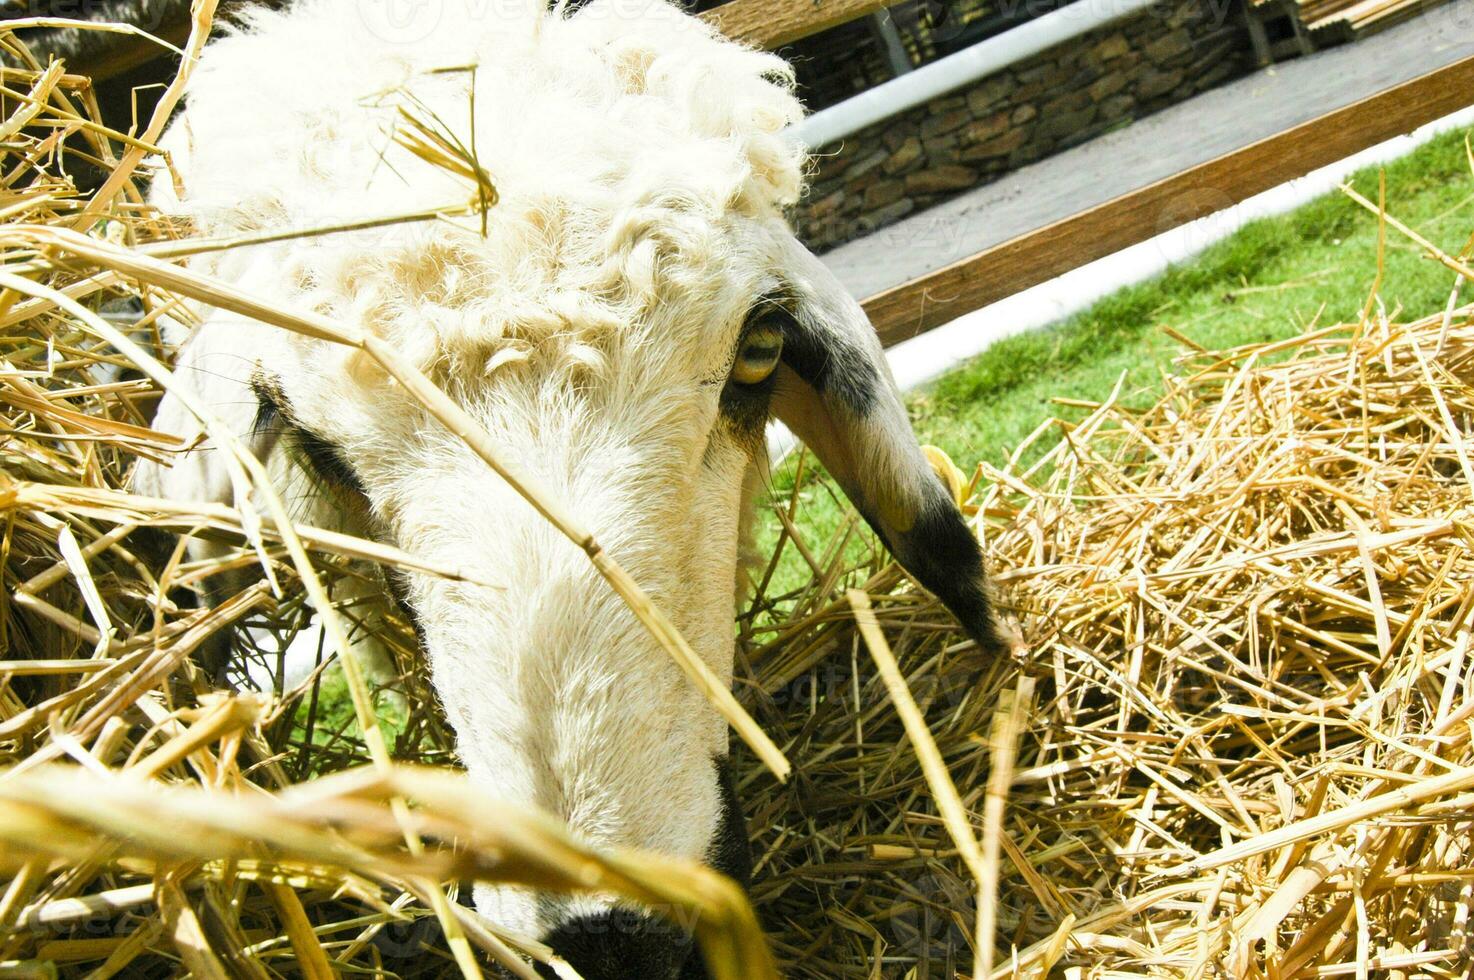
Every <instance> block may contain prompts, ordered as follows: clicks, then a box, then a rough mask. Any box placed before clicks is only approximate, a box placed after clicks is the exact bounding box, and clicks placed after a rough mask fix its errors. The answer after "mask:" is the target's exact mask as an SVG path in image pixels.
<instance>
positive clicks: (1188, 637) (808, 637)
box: [747, 159, 1474, 980]
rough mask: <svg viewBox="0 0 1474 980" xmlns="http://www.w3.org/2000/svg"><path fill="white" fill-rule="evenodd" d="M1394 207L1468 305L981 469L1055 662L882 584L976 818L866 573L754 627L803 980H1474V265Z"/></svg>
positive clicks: (756, 792) (1227, 366)
mask: <svg viewBox="0 0 1474 980" xmlns="http://www.w3.org/2000/svg"><path fill="white" fill-rule="evenodd" d="M1471 162H1474V159H1471ZM1346 190H1347V192H1348V193H1349V194H1350V195H1351V196H1352V197H1353V198H1354V199H1356V200H1357V201H1358V202H1360V203H1362V204H1364V205H1366V206H1368V207H1370V208H1372V210H1374V211H1375V210H1376V208H1375V206H1372V205H1370V204H1369V202H1367V201H1366V200H1365V199H1364V198H1362V197H1361V196H1360V195H1358V194H1356V192H1355V191H1353V190H1351V189H1350V188H1346ZM1383 217H1384V220H1385V221H1386V225H1384V227H1388V226H1390V227H1391V228H1392V229H1394V230H1402V231H1404V232H1406V233H1408V234H1409V235H1411V236H1413V237H1414V239H1415V240H1417V241H1419V242H1420V244H1422V245H1423V246H1424V247H1426V248H1427V249H1428V250H1429V257H1430V258H1431V259H1433V260H1436V261H1441V262H1443V263H1444V264H1445V265H1446V266H1448V267H1449V269H1450V277H1451V279H1455V278H1456V283H1455V286H1454V292H1453V294H1452V295H1451V296H1450V299H1449V304H1448V308H1447V309H1446V310H1445V311H1443V312H1440V313H1438V314H1435V315H1432V316H1429V317H1427V318H1425V319H1422V320H1418V321H1417V322H1413V323H1394V322H1390V321H1389V320H1388V319H1386V318H1385V316H1376V315H1373V311H1374V309H1375V308H1376V307H1375V304H1374V303H1369V304H1368V309H1367V315H1366V316H1364V317H1363V319H1362V320H1361V321H1360V322H1359V323H1356V324H1349V325H1339V326H1331V327H1325V328H1321V329H1315V330H1312V331H1310V332H1307V333H1304V334H1302V335H1300V336H1297V337H1295V338H1293V339H1290V340H1286V341H1282V342H1277V343H1264V344H1256V345H1252V346H1247V347H1243V348H1240V349H1235V350H1227V351H1207V350H1201V349H1190V350H1189V351H1188V352H1187V353H1186V354H1185V355H1184V356H1183V357H1182V358H1181V359H1180V361H1179V362H1178V365H1179V368H1180V370H1179V372H1178V373H1176V374H1175V375H1174V376H1171V377H1167V378H1165V379H1164V381H1163V385H1162V392H1161V394H1160V397H1159V398H1158V399H1157V400H1156V402H1155V404H1153V405H1151V407H1149V408H1145V409H1141V408H1132V407H1128V406H1127V405H1126V404H1124V403H1123V401H1122V392H1121V390H1120V386H1119V385H1118V387H1117V390H1116V391H1114V392H1113V393H1112V394H1111V396H1110V397H1109V398H1107V399H1106V401H1104V402H1102V403H1100V404H1085V403H1080V402H1070V403H1066V404H1067V405H1068V407H1069V408H1072V409H1074V410H1076V411H1078V412H1082V413H1084V417H1083V418H1079V419H1078V420H1077V421H1073V422H1066V421H1064V420H1057V419H1048V420H1045V421H1043V422H1041V423H1040V425H1039V427H1038V428H1037V429H1036V430H1035V432H1034V433H1033V435H1032V436H1031V437H1030V438H1029V439H1028V440H1027V442H1026V443H1025V444H1024V445H1022V446H1020V447H1018V450H1017V451H1016V452H1015V453H1014V454H1013V457H1012V461H1011V462H1010V464H1009V465H1007V466H1005V467H1004V468H1002V469H996V468H994V467H991V466H988V465H982V466H980V467H978V470H977V475H976V477H975V491H976V497H975V498H974V501H975V503H974V506H975V508H976V510H977V512H978V513H979V515H980V517H979V528H980V532H981V533H982V535H983V537H984V539H985V541H986V543H987V546H988V552H989V555H990V564H991V566H992V568H993V569H994V572H995V579H996V581H997V582H998V583H999V584H1000V586H1001V589H1002V591H1003V592H1004V594H1005V596H1006V598H1007V601H1008V603H1009V604H1010V605H1011V606H1012V607H1013V608H1014V610H1015V611H1016V613H1017V614H1018V615H1019V616H1020V618H1021V620H1022V625H1023V633H1024V635H1025V637H1026V639H1027V643H1028V646H1029V648H1030V653H1029V655H1028V658H1027V662H1026V663H1024V664H1022V665H1015V664H1004V663H999V662H996V661H990V660H989V659H987V658H986V657H983V656H982V655H981V654H980V653H979V652H978V651H977V650H976V649H975V647H974V646H973V645H972V644H970V643H968V642H967V641H966V640H965V638H963V637H962V636H961V635H959V633H958V632H957V631H956V629H955V628H954V627H953V626H952V625H951V624H950V622H949V621H948V619H947V617H946V614H945V612H944V611H943V610H941V609H940V607H939V606H938V605H937V604H936V603H935V602H932V601H928V600H927V599H925V598H924V597H923V596H921V595H919V594H917V593H916V592H915V591H913V590H905V589H903V590H901V591H899V592H897V591H896V586H897V583H898V580H899V577H898V574H897V571H896V569H895V567H894V566H893V565H881V564H877V565H876V566H875V567H874V568H873V569H870V570H867V571H869V572H870V577H869V578H868V580H866V581H865V582H864V584H863V586H862V588H863V589H864V590H865V591H866V592H868V593H870V595H871V596H872V597H873V603H874V605H875V607H876V615H877V616H878V618H879V620H880V622H881V624H882V626H883V627H884V631H885V634H886V636H888V637H889V643H890V645H892V646H893V647H894V648H895V649H896V651H897V653H898V654H899V655H900V657H901V663H902V666H903V668H904V670H905V672H906V680H907V682H908V683H909V687H910V689H911V691H912V692H913V693H914V694H915V696H916V698H917V699H918V700H919V701H920V702H921V705H922V707H923V708H924V711H925V716H926V718H927V720H928V722H929V724H930V729H931V733H932V739H933V741H934V742H935V748H936V750H937V751H938V752H939V754H940V757H941V758H942V759H943V760H945V763H946V766H947V769H948V771H949V772H950V777H951V782H952V783H953V784H954V786H955V792H956V794H957V796H958V797H959V798H960V802H961V804H962V805H963V806H964V807H965V808H966V810H967V812H968V813H969V814H970V815H971V820H970V823H971V829H969V830H966V831H964V833H963V834H961V835H959V834H957V833H955V832H953V829H952V827H951V826H950V825H949V821H948V819H947V813H946V807H945V806H944V805H943V804H944V803H945V801H946V798H947V797H948V796H949V795H950V794H951V793H952V788H951V787H947V786H944V785H943V786H940V787H939V785H938V783H937V781H936V780H934V779H931V778H928V777H927V776H926V775H925V774H924V772H923V771H922V769H921V768H919V767H918V764H917V759H916V757H915V756H914V755H913V748H914V746H915V743H914V742H912V741H908V738H907V734H906V733H903V725H902V722H901V720H900V719H899V718H898V717H897V712H896V710H894V708H893V706H892V698H891V697H890V696H888V693H887V684H886V683H885V679H884V678H883V677H878V676H876V675H875V674H874V673H873V671H872V670H871V669H870V664H869V660H870V656H869V655H867V651H866V645H867V643H868V644H869V646H870V653H871V654H874V653H876V652H877V651H876V647H877V645H878V644H877V643H876V642H874V639H873V637H872V636H866V635H860V636H857V634H856V631H855V630H854V629H853V627H852V618H853V617H852V614H851V607H852V606H854V605H855V603H854V602H853V599H854V598H855V597H854V595H853V594H852V595H851V596H850V601H847V600H846V597H845V596H844V595H843V593H842V591H841V590H840V589H839V588H838V587H837V586H836V585H835V583H838V582H841V581H843V580H844V578H845V575H844V574H842V571H843V570H841V569H839V568H837V567H834V568H830V569H828V570H824V569H822V568H821V569H820V570H819V571H818V573H817V575H816V582H822V583H824V584H825V585H829V586H831V587H830V588H824V587H817V588H811V589H810V590H809V591H807V592H805V593H804V594H803V595H802V596H801V597H800V598H799V600H798V605H799V614H798V615H797V616H796V617H795V619H794V620H793V621H792V622H789V623H786V624H783V625H782V626H780V627H778V628H775V629H773V630H771V631H769V632H766V633H761V634H753V635H752V636H751V637H750V641H749V643H748V646H747V660H748V661H749V662H750V663H751V664H752V665H753V670H754V672H755V674H756V676H757V684H758V685H759V687H760V688H761V690H762V692H763V694H764V695H765V696H766V698H767V699H769V700H767V702H766V707H767V709H768V710H765V711H760V712H759V713H758V718H759V720H760V721H762V722H763V723H764V724H765V725H766V726H767V727H768V729H769V731H774V732H777V733H778V734H779V735H780V738H779V742H780V744H782V745H784V746H785V748H786V749H787V751H788V752H789V753H790V755H791V756H792V757H793V758H794V759H795V762H796V766H797V768H796V774H797V775H796V778H795V780H794V781H793V783H792V784H791V785H789V786H776V785H773V784H772V783H770V782H766V781H764V780H762V779H760V778H758V774H757V773H756V772H754V773H753V774H752V775H753V778H752V780H751V787H750V789H749V796H748V799H749V800H751V801H752V806H753V810H752V812H753V814H754V816H755V817H756V823H757V824H758V827H759V828H760V829H759V832H758V834H757V845H758V851H759V854H760V856H761V861H762V864H763V868H764V871H765V874H764V875H763V876H762V878H761V880H760V881H759V883H758V884H757V886H756V889H755V893H754V898H755V900H756V902H757V904H758V906H759V907H760V908H763V909H765V910H768V911H769V914H770V915H771V916H772V918H773V919H774V920H775V923H781V929H780V931H779V934H778V938H777V941H778V942H779V943H781V944H782V945H781V947H780V949H781V952H782V954H783V956H784V959H785V960H786V961H788V962H790V963H792V964H794V965H795V968H794V971H793V975H794V976H806V977H815V978H818V977H853V978H856V980H859V978H862V977H873V976H877V975H891V973H892V971H894V975H897V976H900V975H903V974H905V975H908V976H912V975H914V976H916V977H928V976H929V977H951V976H953V975H954V971H959V972H960V973H962V974H964V975H977V974H975V973H973V972H972V971H973V969H974V964H975V963H977V962H982V963H984V964H989V965H992V964H996V965H995V966H993V970H992V976H994V977H995V978H996V977H1003V976H1011V975H1015V974H1017V975H1027V976H1043V975H1045V974H1048V973H1050V972H1051V971H1053V970H1057V969H1062V970H1063V971H1064V972H1065V975H1066V976H1071V977H1076V976H1079V977H1084V976H1108V975H1152V976H1170V977H1187V978H1206V977H1212V976H1222V975H1226V976H1232V977H1257V976H1269V977H1281V978H1288V977H1310V976H1316V977H1327V976H1356V977H1365V976H1367V975H1368V972H1369V971H1370V972H1372V973H1376V974H1377V975H1380V976H1393V977H1444V978H1451V977H1464V978H1467V977H1468V976H1469V975H1470V974H1469V971H1470V970H1471V969H1474V923H1471V918H1474V747H1471V733H1474V656H1471V655H1470V651H1469V645H1470V634H1471V629H1474V622H1471V613H1474V509H1471V503H1474V490H1471V487H1474V439H1469V438H1467V433H1469V432H1470V430H1471V428H1474V307H1466V308H1463V309H1459V308H1457V295H1458V291H1459V285H1460V284H1462V282H1463V280H1464V278H1465V277H1469V276H1471V275H1474V273H1471V272H1470V270H1469V269H1468V267H1467V265H1466V264H1465V262H1466V260H1461V259H1459V258H1455V257H1452V256H1449V255H1446V254H1443V253H1441V252H1439V251H1438V250H1437V249H1436V248H1434V247H1433V246H1431V244H1429V243H1427V242H1423V241H1422V240H1421V239H1418V238H1417V236H1416V233H1415V232H1412V231H1411V230H1410V229H1404V228H1401V226H1399V225H1398V224H1397V223H1396V222H1395V219H1393V218H1390V217H1386V216H1385V215H1384V216H1383ZM1471 245H1474V240H1471ZM1470 251H1471V249H1468V248H1466V249H1465V252H1464V254H1465V255H1468V254H1469V252H1470ZM1031 447H1033V448H1032V449H1031ZM1041 450H1043V451H1041ZM1025 459H1029V460H1031V461H1030V462H1028V463H1027V464H1024V463H1022V462H1021V461H1022V460H1025ZM970 509H971V508H970ZM810 544H811V547H810V548H809V549H808V551H809V552H810V553H811V552H812V551H813V550H814V549H813V548H812V543H810ZM861 605H863V603H861ZM864 632H865V631H864V630H862V631H861V633H862V634H864ZM880 652H881V653H882V657H883V654H884V651H883V650H882V651H880ZM882 664H883V659H882ZM1020 668H1021V670H1020ZM1021 675H1022V676H1021ZM907 731H908V732H909V731H910V729H907ZM923 741H924V739H923ZM1000 770H1004V771H1002V772H1000ZM974 831H975V832H976V834H977V836H978V838H980V840H981V848H978V847H977V846H976V845H975V844H974V843H973V842H972V841H971V840H969V839H968V836H969V835H970V834H971V833H973V832H974ZM979 850H981V851H982V852H983V853H982V854H981V859H982V860H981V861H979V860H978V857H977V855H978V851H979ZM980 886H981V887H980ZM980 934H981V935H984V936H992V937H993V940H994V944H996V945H995V946H994V945H992V944H986V940H984V943H985V946H984V948H982V949H978V948H977V947H976V946H975V937H976V936H978V935H980ZM990 961H991V963H990ZM913 968H914V970H915V972H914V974H911V973H906V971H907V970H910V969H913ZM985 968H986V966H985ZM877 970H879V971H880V973H879V974H877V972H876V971H877Z"/></svg>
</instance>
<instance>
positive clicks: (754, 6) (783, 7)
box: [701, 0, 897, 48]
mask: <svg viewBox="0 0 1474 980" xmlns="http://www.w3.org/2000/svg"><path fill="white" fill-rule="evenodd" d="M896 2H897V0H729V2H727V3H724V4H722V5H721V6H720V7H714V8H713V9H711V10H708V11H707V12H706V13H704V14H702V15H701V16H702V17H703V18H705V19H706V21H707V23H709V24H711V25H712V26H713V27H715V28H716V29H717V30H719V31H721V32H722V33H723V34H725V35H727V36H728V37H730V38H733V39H734V40H738V41H746V42H747V43H748V44H755V45H757V46H759V47H763V48H777V47H781V46H782V45H785V44H788V43H790V42H793V41H797V40H799V39H800V38H805V37H808V36H809V35H811V34H818V33H819V32H820V31H827V30H828V29H829V28H831V27H837V26H839V25H840V24H843V23H845V22H847V21H851V20H858V19H859V18H861V17H864V16H865V15H867V14H873V13H875V12H876V11H877V10H883V9H885V8H886V7H889V6H890V5H891V4H893V3H896Z"/></svg>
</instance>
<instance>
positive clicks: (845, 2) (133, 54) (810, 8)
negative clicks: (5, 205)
mask: <svg viewBox="0 0 1474 980" xmlns="http://www.w3.org/2000/svg"><path fill="white" fill-rule="evenodd" d="M896 2H897V0H808V2H803V0H729V2H728V3H724V4H722V5H721V6H719V7H714V8H712V9H711V10H708V11H706V12H705V13H703V14H702V15H701V16H702V17H703V18H704V19H705V20H706V21H707V22H708V23H710V24H711V25H712V26H713V27H715V28H717V29H718V30H719V31H721V32H722V33H724V34H726V35H727V36H728V37H730V38H733V39H735V40H739V41H745V42H747V43H748V44H754V45H757V46H758V47H762V48H769V49H772V48H776V47H779V46H780V45H784V44H788V43H789V42H791V41H797V40H799V39H800V38H805V37H808V36H809V35H811V34H817V33H819V32H820V31H823V30H828V29H829V28H831V27H835V26H837V25H839V24H843V23H845V22H846V21H851V20H857V19H859V18H861V17H864V16H866V15H867V14H873V13H875V12H876V11H877V10H884V9H885V8H886V7H889V6H891V5H892V4H894V3H896ZM185 6H187V4H186V5H185ZM155 33H157V34H158V35H159V36H160V37H162V38H164V39H165V40H167V41H172V42H175V43H182V39H183V38H184V37H185V36H186V35H187V34H188V33H189V19H188V18H187V17H183V18H175V19H174V20H173V21H172V22H171V23H168V24H166V25H164V26H163V27H162V28H160V29H159V30H157V31H156V32H155ZM167 55H168V52H166V51H162V50H161V49H160V48H159V47H158V45H156V44H153V43H152V42H150V41H147V40H144V39H142V38H137V37H120V38H119V40H118V41H117V42H116V43H115V44H113V45H111V46H109V47H108V49H107V51H106V53H105V54H103V55H101V56H100V57H98V58H95V59H93V60H92V61H91V62H89V63H87V64H82V65H77V66H75V67H76V69H77V70H78V71H79V72H81V73H82V74H84V75H87V76H88V77H89V78H91V79H92V80H93V81H94V82H103V81H106V80H108V79H110V78H114V77H116V76H118V75H121V74H123V73H124V72H127V71H131V70H132V69H134V68H137V67H139V66H140V65H144V64H147V63H148V62H150V61H154V60H155V59H158V58H162V57H165V56H167Z"/></svg>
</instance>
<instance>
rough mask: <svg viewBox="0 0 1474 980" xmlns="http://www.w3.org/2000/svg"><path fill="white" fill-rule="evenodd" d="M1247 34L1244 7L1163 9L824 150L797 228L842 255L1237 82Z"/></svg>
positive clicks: (1185, 2) (1202, 1) (1206, 3)
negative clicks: (881, 232) (850, 246)
mask: <svg viewBox="0 0 1474 980" xmlns="http://www.w3.org/2000/svg"><path fill="white" fill-rule="evenodd" d="M1243 24H1244V22H1243V16H1242V14H1241V12H1240V11H1239V8H1238V4H1237V2H1236V0H1163V2H1162V3H1161V4H1160V5H1158V6H1155V7H1152V8H1149V9H1148V10H1147V11H1146V12H1145V13H1144V14H1141V15H1138V16H1136V17H1134V18H1132V19H1131V20H1128V21H1124V22H1121V23H1118V24H1114V25H1111V26H1109V27H1106V28H1103V29H1101V30H1100V31H1098V32H1095V33H1092V34H1087V35H1085V36H1084V37H1081V38H1077V39H1076V40H1074V41H1071V42H1067V43H1065V44H1062V45H1060V46H1058V47H1056V48H1053V49H1051V50H1049V51H1046V52H1044V53H1043V54H1041V55H1039V56H1037V57H1035V58H1032V59H1030V60H1028V61H1025V62H1022V63H1020V64H1018V65H1015V66H1014V67H1013V68H1011V69H1009V70H1007V71H1005V72H1003V73H1001V74H998V75H994V76H991V77H988V78H985V79H983V80H982V81H980V82H978V83H976V84H974V85H973V86H971V87H969V88H965V89H961V90H959V91H956V92H953V93H951V94H949V95H946V96H943V97H941V98H938V99H934V100H933V101H931V102H928V103H926V104H925V105H922V106H918V107H917V108H915V109H912V110H910V111H908V112H906V113H904V114H902V115H899V116H895V117H893V118H891V119H888V120H886V121H885V122H883V123H878V124H877V125H875V126H872V127H870V128H869V129H866V130H862V131H861V132H859V133H856V134H854V135H852V136H849V137H848V138H846V139H845V140H844V141H843V142H842V143H841V144H839V145H835V146H829V147H823V148H821V149H820V151H819V153H818V154H817V155H816V159H815V162H814V172H813V176H812V179H811V181H810V185H809V191H808V194H807V196H806V197H805V198H804V200H803V201H801V202H800V203H799V205H798V207H797V208H795V209H794V215H793V217H794V225H795V227H796V228H797V229H798V232H799V235H800V237H802V238H803V239H804V241H805V242H807V243H808V244H809V245H810V246H811V247H812V248H815V249H816V250H820V251H822V250H825V249H829V248H833V247H834V246H836V245H840V244H843V243H844V242H847V241H850V240H851V239H854V238H859V237H860V236H862V235H866V234H868V233H870V232H872V231H874V230H875V229H877V228H880V227H883V226H885V225H888V224H891V223H892V222H895V221H898V220H900V219H901V218H904V217H905V216H906V215H908V214H910V213H912V212H913V211H918V210H920V209H922V208H926V207H928V206H930V205H933V204H936V203H938V202H940V201H943V200H946V199H947V198H949V197H954V196H956V195H957V194H960V193H961V192H963V191H967V190H971V189H972V188H974V187H978V186H981V185H983V184H986V183H988V182H990V181H992V180H995V179H997V178H998V177H999V176H1001V175H1002V174H1004V173H1006V172H1008V171H1010V170H1014V169H1016V168H1018V167H1021V166H1023V165H1025V164H1028V163H1031V162H1033V161H1035V160H1038V159H1040V158H1041V157H1044V156H1047V155H1049V154H1051V153H1057V152H1059V151H1060V150H1064V149H1068V148H1069V147H1071V146H1074V145H1076V144H1078V143H1083V142H1085V141H1086V140H1089V139H1091V138H1093V137H1095V136H1099V135H1101V134H1102V133H1105V132H1108V131H1110V130H1112V129H1116V128H1119V127H1121V126H1125V125H1127V124H1129V123H1130V122H1131V120H1133V119H1139V118H1141V117H1142V116H1145V115H1147V114H1149V113H1152V112H1156V111H1157V110H1159V109H1163V108H1165V107H1167V106H1169V105H1172V104H1173V103H1175V102H1179V101H1181V100H1183V99H1186V98H1188V97H1190V96H1192V95H1195V94H1196V93H1198V92H1201V91H1203V90H1204V89H1208V88H1212V87H1213V86H1215V85H1219V84H1222V83H1223V82H1225V81H1228V80H1230V79H1232V78H1235V77H1238V76H1239V75H1242V74H1244V73H1245V72H1247V71H1248V70H1249V69H1250V68H1251V67H1252V64H1253V59H1252V53H1251V49H1250V45H1249V39H1248V33H1247V31H1246V30H1245V29H1244V26H1243Z"/></svg>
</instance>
